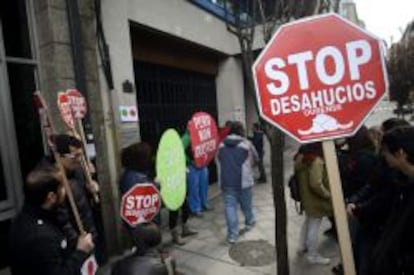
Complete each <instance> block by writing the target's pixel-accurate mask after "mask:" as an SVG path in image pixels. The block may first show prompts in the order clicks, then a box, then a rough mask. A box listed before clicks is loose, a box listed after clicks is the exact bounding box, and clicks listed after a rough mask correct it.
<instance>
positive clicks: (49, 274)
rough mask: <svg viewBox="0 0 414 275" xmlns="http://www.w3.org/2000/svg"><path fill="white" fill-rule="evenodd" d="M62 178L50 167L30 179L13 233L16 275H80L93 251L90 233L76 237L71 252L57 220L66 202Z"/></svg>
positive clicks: (41, 168)
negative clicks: (57, 214)
mask: <svg viewBox="0 0 414 275" xmlns="http://www.w3.org/2000/svg"><path fill="white" fill-rule="evenodd" d="M65 194H66V193H65V189H64V188H63V183H62V175H61V174H60V173H59V170H58V169H57V168H56V167H55V166H53V165H51V164H43V165H39V166H38V167H36V168H35V169H34V170H33V171H32V172H31V173H30V174H29V175H28V177H27V180H26V184H25V197H26V200H25V204H24V207H23V210H22V212H21V213H20V214H19V215H18V216H17V218H16V220H15V221H14V222H13V226H12V230H11V231H10V232H11V234H10V254H9V255H10V258H11V270H12V273H13V274H14V275H27V274H43V275H55V274H59V275H78V274H80V272H81V267H82V264H83V262H84V261H85V260H86V258H87V257H88V255H89V254H90V253H91V252H92V250H93V248H94V243H93V241H92V235H91V234H85V235H81V236H79V237H77V239H76V243H75V248H74V249H73V250H72V251H71V250H70V248H69V247H68V242H67V239H66V237H65V236H64V234H63V232H62V231H61V230H60V227H59V226H58V224H57V221H56V218H57V217H56V209H57V207H59V206H60V205H61V204H62V203H63V202H64V200H65Z"/></svg>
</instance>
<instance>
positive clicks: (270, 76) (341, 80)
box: [253, 14, 388, 143]
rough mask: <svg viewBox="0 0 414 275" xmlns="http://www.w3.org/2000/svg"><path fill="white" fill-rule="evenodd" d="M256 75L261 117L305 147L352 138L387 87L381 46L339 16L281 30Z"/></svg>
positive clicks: (262, 57)
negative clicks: (321, 141)
mask: <svg viewBox="0 0 414 275" xmlns="http://www.w3.org/2000/svg"><path fill="white" fill-rule="evenodd" d="M253 74H254V80H255V85H256V96H257V99H258V103H259V109H260V114H261V116H262V117H263V118H264V119H265V120H267V121H268V122H270V123H271V124H273V125H275V126H276V127H278V128H280V129H281V130H283V131H284V132H285V133H287V134H288V135H290V136H292V137H293V138H295V139H296V140H298V141H300V142H302V143H306V142H313V141H320V140H325V139H334V138H339V137H345V136H350V135H353V134H354V133H355V132H356V131H357V130H358V129H359V127H360V126H361V125H362V124H363V122H364V120H365V118H367V117H368V115H369V113H370V112H371V111H372V110H373V109H374V108H375V106H376V105H377V104H378V103H379V102H380V101H381V99H382V97H383V96H384V95H385V93H386V91H387V88H388V82H387V75H386V67H385V61H384V55H383V47H382V42H381V41H380V40H379V39H378V38H376V37H375V36H373V35H372V34H370V33H368V32H366V31H365V30H363V29H361V28H360V27H358V26H357V25H354V24H353V23H351V22H349V21H347V20H345V19H343V18H341V17H340V16H338V15H336V14H328V15H322V16H316V17H311V18H307V19H304V20H298V21H294V22H292V23H289V24H286V25H283V26H282V27H280V28H279V30H278V31H277V32H276V33H275V34H274V36H273V37H272V39H271V40H270V42H269V43H268V45H267V46H266V48H265V49H264V50H263V51H262V53H261V54H260V56H259V57H258V58H257V60H256V62H255V63H254V65H253Z"/></svg>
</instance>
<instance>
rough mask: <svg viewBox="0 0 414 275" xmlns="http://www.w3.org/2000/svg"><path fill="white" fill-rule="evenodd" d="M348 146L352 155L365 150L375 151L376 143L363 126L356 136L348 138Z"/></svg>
mask: <svg viewBox="0 0 414 275" xmlns="http://www.w3.org/2000/svg"><path fill="white" fill-rule="evenodd" d="M348 145H349V150H350V151H351V153H356V152H358V151H360V150H363V149H369V150H375V141H374V139H373V137H372V135H371V134H370V131H369V130H368V128H367V127H366V126H362V127H361V128H360V129H359V130H358V132H356V134H355V135H354V136H352V137H350V138H348Z"/></svg>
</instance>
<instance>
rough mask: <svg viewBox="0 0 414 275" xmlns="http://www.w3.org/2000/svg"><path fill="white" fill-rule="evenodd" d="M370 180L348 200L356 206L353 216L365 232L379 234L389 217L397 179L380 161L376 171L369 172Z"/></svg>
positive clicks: (392, 171) (366, 176)
mask: <svg viewBox="0 0 414 275" xmlns="http://www.w3.org/2000/svg"><path fill="white" fill-rule="evenodd" d="M365 178H370V180H369V181H368V183H367V184H365V185H364V186H363V187H362V188H361V189H360V190H359V191H358V192H357V193H355V194H354V195H353V196H352V197H351V198H349V199H348V201H347V202H348V203H354V204H355V205H356V209H355V211H354V212H355V215H356V216H357V218H358V220H359V222H360V223H361V224H362V225H363V227H364V228H365V229H366V230H369V231H371V233H376V234H381V232H382V230H383V228H384V226H385V223H386V221H387V219H388V217H389V212H390V204H391V202H392V200H393V198H394V197H395V193H396V186H397V185H398V183H397V182H398V179H397V176H396V173H395V171H394V170H392V169H391V168H389V167H388V166H387V165H386V163H385V162H384V161H383V160H382V161H380V162H379V164H378V166H377V169H375V170H371V171H370V175H365Z"/></svg>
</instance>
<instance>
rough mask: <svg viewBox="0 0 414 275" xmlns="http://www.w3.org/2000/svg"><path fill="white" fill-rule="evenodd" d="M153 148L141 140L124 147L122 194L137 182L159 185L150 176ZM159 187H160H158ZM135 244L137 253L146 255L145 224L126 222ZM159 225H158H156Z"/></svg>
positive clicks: (122, 157) (157, 221)
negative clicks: (143, 230)
mask: <svg viewBox="0 0 414 275" xmlns="http://www.w3.org/2000/svg"><path fill="white" fill-rule="evenodd" d="M151 161H152V149H151V147H150V145H149V144H148V143H145V142H140V143H135V144H132V145H130V146H128V147H126V148H124V149H123V150H122V152H121V163H122V166H123V168H124V172H123V173H122V176H121V180H120V186H119V187H120V190H121V195H124V194H125V193H127V192H128V191H129V190H130V189H131V188H132V187H134V186H135V185H136V184H142V183H150V184H153V185H154V186H155V187H157V186H156V185H155V183H154V181H152V180H151V179H150V178H149V176H148V175H149V172H150V170H151V164H152V163H151ZM158 188H159V187H158ZM154 220H155V223H157V224H159V223H160V217H159V216H157V217H155V219H154ZM125 226H126V228H127V229H128V231H129V233H130V235H131V237H132V239H133V241H134V244H135V246H136V255H144V254H145V253H146V250H147V249H148V248H147V247H146V245H145V244H146V240H145V239H143V238H142V236H141V234H139V232H140V230H141V227H142V226H145V224H140V225H137V226H136V227H132V226H129V225H128V224H126V223H125ZM154 227H157V225H154Z"/></svg>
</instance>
